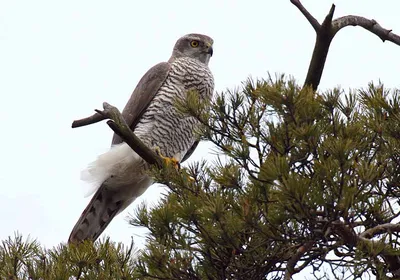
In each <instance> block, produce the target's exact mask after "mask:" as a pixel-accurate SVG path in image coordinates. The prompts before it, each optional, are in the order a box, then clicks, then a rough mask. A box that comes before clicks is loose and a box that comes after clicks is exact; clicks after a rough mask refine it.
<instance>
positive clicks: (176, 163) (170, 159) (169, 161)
mask: <svg viewBox="0 0 400 280" xmlns="http://www.w3.org/2000/svg"><path fill="white" fill-rule="evenodd" d="M154 150H155V152H156V154H157V155H158V156H159V157H160V158H162V159H163V160H164V162H165V165H169V166H173V167H174V168H175V169H176V170H179V169H180V168H181V165H180V163H179V161H178V160H177V159H175V158H173V157H165V156H163V155H162V154H161V151H160V148H159V147H155V148H154Z"/></svg>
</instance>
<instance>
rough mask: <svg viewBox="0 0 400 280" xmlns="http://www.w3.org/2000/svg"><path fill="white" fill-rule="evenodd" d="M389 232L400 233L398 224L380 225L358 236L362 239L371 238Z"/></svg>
mask: <svg viewBox="0 0 400 280" xmlns="http://www.w3.org/2000/svg"><path fill="white" fill-rule="evenodd" d="M390 232H400V224H389V223H388V224H382V225H378V226H376V227H373V228H370V229H367V230H366V231H364V232H362V233H361V234H360V237H362V238H368V239H370V238H372V237H374V236H375V235H378V234H383V233H390Z"/></svg>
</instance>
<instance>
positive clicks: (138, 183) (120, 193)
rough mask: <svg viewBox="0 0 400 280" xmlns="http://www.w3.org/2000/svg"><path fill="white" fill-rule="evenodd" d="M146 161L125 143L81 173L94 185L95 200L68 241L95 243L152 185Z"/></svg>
mask: <svg viewBox="0 0 400 280" xmlns="http://www.w3.org/2000/svg"><path fill="white" fill-rule="evenodd" d="M144 168H145V162H144V161H143V160H142V159H141V158H140V157H139V156H138V155H137V154H136V153H135V152H134V151H133V150H132V149H131V148H130V147H129V146H128V145H127V144H125V143H122V144H119V145H116V146H113V147H112V148H111V149H110V150H109V151H108V152H106V153H104V154H102V155H100V156H99V157H98V158H97V160H96V161H94V162H93V163H91V164H90V165H89V167H88V168H87V169H86V170H84V171H83V172H82V174H81V179H82V180H84V181H86V182H88V183H91V184H92V185H93V190H92V192H95V194H94V196H93V198H92V199H91V201H90V202H89V204H88V206H86V208H85V210H84V211H83V213H82V215H81V217H80V218H79V220H78V222H77V223H76V225H75V226H74V228H73V229H72V232H71V235H70V237H69V239H68V242H69V243H71V242H73V243H76V242H80V241H83V240H86V239H91V240H93V241H95V240H96V239H97V238H98V237H99V236H100V234H101V233H102V232H103V231H104V229H105V228H106V227H107V225H108V224H109V223H110V222H111V220H112V219H113V218H114V217H115V216H116V215H117V214H118V213H119V212H121V211H122V210H124V209H125V208H126V207H127V206H128V205H129V204H131V203H132V202H133V201H134V200H135V199H136V198H137V197H138V196H140V195H141V194H142V193H143V192H144V191H145V190H146V189H147V188H148V187H149V186H150V184H151V179H150V178H149V177H148V176H147V175H146V174H145V173H144Z"/></svg>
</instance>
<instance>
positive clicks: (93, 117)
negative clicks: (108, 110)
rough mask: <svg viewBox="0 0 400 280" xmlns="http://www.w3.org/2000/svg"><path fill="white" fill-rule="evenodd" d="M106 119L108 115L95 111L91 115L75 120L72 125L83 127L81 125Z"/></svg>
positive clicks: (73, 126)
mask: <svg viewBox="0 0 400 280" xmlns="http://www.w3.org/2000/svg"><path fill="white" fill-rule="evenodd" d="M105 119H106V117H104V116H103V115H101V114H99V113H94V114H93V115H91V116H90V117H87V118H84V119H80V120H75V121H73V122H72V126H71V127H72V128H76V127H81V126H85V125H89V124H93V123H97V122H100V121H102V120H105Z"/></svg>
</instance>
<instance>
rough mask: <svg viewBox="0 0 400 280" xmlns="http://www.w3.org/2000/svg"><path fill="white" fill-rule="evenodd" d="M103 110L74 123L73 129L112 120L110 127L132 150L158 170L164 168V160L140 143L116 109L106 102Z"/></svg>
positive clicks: (109, 122)
mask: <svg viewBox="0 0 400 280" xmlns="http://www.w3.org/2000/svg"><path fill="white" fill-rule="evenodd" d="M103 109H104V110H97V109H96V110H95V111H96V114H94V115H92V116H90V117H88V118H85V119H81V120H77V121H74V122H73V123H72V127H79V126H84V125H89V124H92V123H96V122H99V121H101V120H105V119H110V120H109V121H107V124H108V126H109V127H110V128H111V129H112V130H113V131H114V132H115V133H116V134H118V135H119V136H120V137H121V138H122V140H124V142H125V143H126V144H128V145H129V147H131V148H132V150H134V151H135V152H136V153H137V154H138V155H139V156H140V157H141V158H142V159H144V160H145V161H146V162H147V163H149V164H152V165H156V166H157V167H158V168H162V167H163V160H162V159H161V157H160V156H158V155H157V154H156V153H155V152H154V151H153V150H152V149H150V148H148V147H147V146H146V145H145V144H143V142H142V141H140V139H139V138H138V137H137V136H136V135H135V134H134V133H133V132H132V130H131V129H130V127H129V125H128V124H127V123H126V122H125V120H124V118H123V117H122V115H121V113H120V111H119V110H118V109H117V108H116V107H114V106H112V105H110V104H108V103H107V102H104V103H103Z"/></svg>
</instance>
